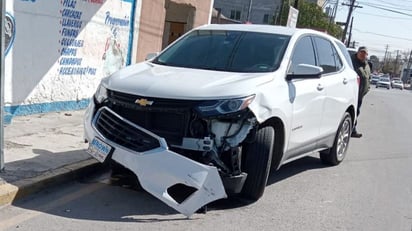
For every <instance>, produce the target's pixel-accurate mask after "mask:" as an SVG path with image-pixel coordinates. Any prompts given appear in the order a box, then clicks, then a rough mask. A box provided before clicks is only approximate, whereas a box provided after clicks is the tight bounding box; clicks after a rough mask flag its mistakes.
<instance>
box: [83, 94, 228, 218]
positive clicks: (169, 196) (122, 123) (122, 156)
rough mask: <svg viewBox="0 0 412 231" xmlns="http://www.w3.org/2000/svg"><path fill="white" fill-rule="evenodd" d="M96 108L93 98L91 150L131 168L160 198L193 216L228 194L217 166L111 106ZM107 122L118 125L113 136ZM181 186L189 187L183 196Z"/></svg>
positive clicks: (88, 122)
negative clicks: (174, 146)
mask: <svg viewBox="0 0 412 231" xmlns="http://www.w3.org/2000/svg"><path fill="white" fill-rule="evenodd" d="M93 111H94V104H93V102H92V103H91V104H90V106H89V108H88V110H87V111H86V114H85V120H84V121H85V122H84V126H85V138H86V140H88V141H89V144H90V145H89V149H88V153H89V154H90V155H92V156H93V157H94V158H96V159H97V160H99V161H100V162H105V161H107V160H108V159H110V158H111V159H113V160H114V161H116V162H118V163H119V164H121V165H123V166H124V167H126V168H128V169H130V170H131V171H133V172H134V173H135V174H136V176H137V177H138V179H139V182H140V184H141V185H142V187H143V188H144V189H145V190H146V191H147V192H149V193H150V194H152V195H153V196H155V197H156V198H158V199H159V200H161V201H163V202H164V203H166V204H167V205H169V206H170V207H172V208H174V209H175V210H177V211H178V212H180V213H182V214H183V215H185V216H187V217H190V216H191V215H192V214H193V213H194V212H196V211H197V210H198V209H200V208H201V207H202V206H204V205H206V204H208V203H210V202H212V201H215V200H218V199H221V198H226V197H227V195H226V192H225V189H224V186H223V183H222V180H221V178H220V175H219V172H218V170H217V168H216V167H213V166H207V165H204V164H201V163H198V162H195V161H193V160H191V159H188V158H186V157H184V156H182V155H180V154H178V153H175V152H173V151H170V150H169V148H168V146H167V143H166V141H165V139H163V138H161V137H159V136H157V135H155V134H153V133H152V132H150V131H147V130H146V129H144V128H142V127H140V126H138V125H136V124H134V123H132V122H130V121H128V120H126V119H124V118H122V117H121V116H119V115H118V114H116V113H115V112H113V111H112V110H110V109H109V108H107V107H102V108H100V109H99V110H98V111H97V113H96V114H95V115H94V116H93ZM102 124H103V125H102ZM104 126H112V127H116V129H114V130H116V131H119V133H118V134H116V135H115V136H112V137H111V135H110V134H106V133H105V131H104ZM102 133H105V134H102ZM116 137H117V138H116ZM119 137H120V138H119ZM136 137H137V138H136ZM116 139H118V140H116ZM179 187H180V188H182V187H183V189H184V190H183V191H185V193H183V194H184V195H183V197H182V195H176V193H175V191H176V190H177V189H179ZM181 193H182V192H178V193H177V194H181Z"/></svg>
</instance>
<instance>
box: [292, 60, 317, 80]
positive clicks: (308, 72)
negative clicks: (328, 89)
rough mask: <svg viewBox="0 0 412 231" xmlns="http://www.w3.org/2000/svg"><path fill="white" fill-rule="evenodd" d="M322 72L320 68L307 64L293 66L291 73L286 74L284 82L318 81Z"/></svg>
mask: <svg viewBox="0 0 412 231" xmlns="http://www.w3.org/2000/svg"><path fill="white" fill-rule="evenodd" d="M322 72H323V68H322V67H318V66H313V65H309V64H299V65H297V66H295V67H294V68H293V70H292V73H289V74H287V76H286V80H288V81H289V80H292V79H318V78H320V76H321V74H322Z"/></svg>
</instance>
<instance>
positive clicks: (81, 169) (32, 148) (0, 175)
mask: <svg viewBox="0 0 412 231" xmlns="http://www.w3.org/2000/svg"><path fill="white" fill-rule="evenodd" d="M83 114H84V110H80V111H69V112H52V113H47V114H36V115H29V116H21V117H14V118H13V121H12V123H11V124H10V125H7V126H5V128H4V136H5V137H4V144H5V150H4V153H5V154H4V158H5V168H4V171H2V172H0V206H1V205H5V204H9V203H12V202H13V201H14V200H17V199H19V198H22V197H24V196H27V195H29V194H32V193H35V192H38V191H39V190H42V189H44V188H46V187H50V186H51V185H56V184H59V183H63V182H65V181H68V180H72V179H74V178H76V177H79V176H81V175H84V174H88V173H91V172H93V171H98V170H101V169H102V168H103V166H102V165H101V164H100V163H98V162H97V161H95V160H94V159H92V158H90V156H89V155H88V154H87V153H86V152H85V149H86V148H87V144H85V143H84V142H83V124H82V123H83Z"/></svg>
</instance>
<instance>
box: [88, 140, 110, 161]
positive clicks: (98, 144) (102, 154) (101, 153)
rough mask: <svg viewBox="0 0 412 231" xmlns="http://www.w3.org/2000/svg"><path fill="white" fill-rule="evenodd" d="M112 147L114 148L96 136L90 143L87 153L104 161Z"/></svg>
mask: <svg viewBox="0 0 412 231" xmlns="http://www.w3.org/2000/svg"><path fill="white" fill-rule="evenodd" d="M112 149H113V148H112V147H111V146H110V145H108V144H106V143H105V142H103V141H101V140H100V139H99V138H94V139H93V140H92V142H90V143H89V148H88V149H87V153H89V154H90V155H91V156H93V157H94V158H96V159H97V160H98V161H100V162H104V160H105V159H106V157H107V155H109V153H110V152H111V151H112Z"/></svg>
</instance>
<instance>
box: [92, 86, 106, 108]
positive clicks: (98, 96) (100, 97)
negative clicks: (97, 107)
mask: <svg viewBox="0 0 412 231" xmlns="http://www.w3.org/2000/svg"><path fill="white" fill-rule="evenodd" d="M94 98H95V100H96V102H97V103H99V104H100V103H102V102H103V101H104V100H106V99H107V88H106V87H105V86H103V84H100V85H99V87H98V88H97V91H96V93H95V94H94Z"/></svg>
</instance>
